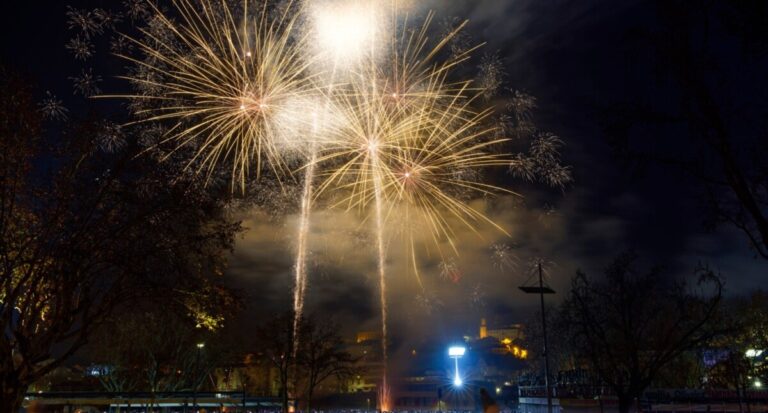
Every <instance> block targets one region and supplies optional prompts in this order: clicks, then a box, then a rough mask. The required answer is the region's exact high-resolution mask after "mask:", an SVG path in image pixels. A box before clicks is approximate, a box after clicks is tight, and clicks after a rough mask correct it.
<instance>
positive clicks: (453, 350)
mask: <svg viewBox="0 0 768 413" xmlns="http://www.w3.org/2000/svg"><path fill="white" fill-rule="evenodd" d="M466 352H467V348H466V347H464V346H451V347H449V348H448V357H450V358H452V359H453V361H454V366H455V373H454V376H453V385H454V386H456V387H461V386H462V384H464V382H463V381H462V380H461V375H460V374H459V359H460V358H461V357H463V356H464V353H466Z"/></svg>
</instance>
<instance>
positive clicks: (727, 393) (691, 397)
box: [519, 385, 768, 403]
mask: <svg viewBox="0 0 768 413" xmlns="http://www.w3.org/2000/svg"><path fill="white" fill-rule="evenodd" d="M519 396H520V397H547V392H546V387H544V386H541V385H536V386H520V387H519ZM613 396H615V394H614V392H613V391H612V390H610V388H608V387H606V386H594V385H555V386H552V397H556V398H563V399H595V398H598V397H602V398H609V397H613ZM642 399H643V401H644V402H649V403H688V402H690V403H709V402H726V403H728V402H736V403H737V402H739V401H750V402H752V401H754V402H761V403H768V389H766V390H763V389H749V390H747V391H745V392H744V393H743V395H742V396H740V395H739V392H737V391H736V390H727V389H649V390H646V391H645V392H644V393H643V397H642Z"/></svg>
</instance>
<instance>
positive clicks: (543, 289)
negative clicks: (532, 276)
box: [520, 261, 555, 413]
mask: <svg viewBox="0 0 768 413" xmlns="http://www.w3.org/2000/svg"><path fill="white" fill-rule="evenodd" d="M537 269H538V272H539V285H538V286H522V287H520V290H522V291H523V292H524V293H526V294H539V300H540V301H539V302H540V304H541V328H542V333H543V335H544V387H546V391H547V413H552V392H551V389H550V388H549V351H548V350H547V314H546V312H545V309H544V294H554V293H555V290H553V289H551V288H549V287H548V286H545V285H544V271H543V270H542V268H541V261H539V263H538V265H537Z"/></svg>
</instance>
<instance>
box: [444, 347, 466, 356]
mask: <svg viewBox="0 0 768 413" xmlns="http://www.w3.org/2000/svg"><path fill="white" fill-rule="evenodd" d="M466 352H467V348H466V347H461V346H454V347H450V348H448V355H449V356H451V357H461V356H463V355H464V353H466Z"/></svg>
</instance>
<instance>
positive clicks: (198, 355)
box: [192, 343, 205, 412]
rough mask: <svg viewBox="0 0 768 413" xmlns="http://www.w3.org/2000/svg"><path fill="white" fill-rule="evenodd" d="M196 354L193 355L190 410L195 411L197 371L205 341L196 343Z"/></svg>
mask: <svg viewBox="0 0 768 413" xmlns="http://www.w3.org/2000/svg"><path fill="white" fill-rule="evenodd" d="M196 346H197V355H196V357H195V374H194V375H193V376H192V380H193V382H192V410H193V411H195V412H197V385H198V380H197V373H199V371H200V352H201V351H203V349H204V348H205V343H197V344H196Z"/></svg>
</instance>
